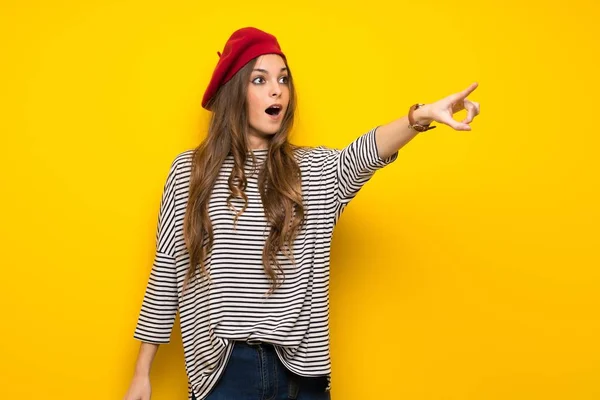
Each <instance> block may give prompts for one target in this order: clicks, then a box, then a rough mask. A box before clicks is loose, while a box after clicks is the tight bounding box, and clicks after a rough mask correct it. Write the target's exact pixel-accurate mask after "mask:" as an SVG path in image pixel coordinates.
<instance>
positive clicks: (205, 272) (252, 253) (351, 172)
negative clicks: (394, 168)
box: [125, 28, 479, 400]
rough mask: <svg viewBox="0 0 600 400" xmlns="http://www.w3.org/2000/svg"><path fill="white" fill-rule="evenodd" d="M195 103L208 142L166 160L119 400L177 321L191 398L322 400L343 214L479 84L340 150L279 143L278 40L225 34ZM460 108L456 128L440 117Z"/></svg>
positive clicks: (144, 387) (139, 397) (283, 65)
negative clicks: (333, 268)
mask: <svg viewBox="0 0 600 400" xmlns="http://www.w3.org/2000/svg"><path fill="white" fill-rule="evenodd" d="M218 54H219V57H220V59H219V62H218V63H217V66H216V68H215V71H214V73H213V76H212V79H211V81H210V83H209V85H208V88H207V90H206V93H205V95H204V98H203V101H202V106H203V107H204V108H206V109H207V110H210V111H212V117H211V121H210V126H209V129H208V135H207V137H206V139H205V140H204V141H203V142H202V143H201V144H200V145H199V146H198V147H197V148H196V149H194V150H188V151H186V152H183V153H181V154H179V155H178V156H177V157H176V158H175V160H174V161H173V163H172V165H171V168H170V171H169V174H168V178H167V180H166V184H165V186H164V192H163V196H162V200H161V205H160V214H159V220H158V231H157V248H156V256H155V259H154V263H153V266H152V271H151V274H150V278H149V281H148V285H147V288H146V293H145V296H144V300H143V304H142V308H141V312H140V316H139V319H138V323H137V326H136V330H135V334H134V337H135V338H136V339H138V340H140V341H141V342H142V344H141V347H140V352H139V356H138V360H137V363H136V369H135V375H134V378H133V381H132V383H131V386H130V388H129V391H128V393H127V395H126V396H125V399H126V400H146V399H149V398H150V380H149V370H150V366H151V364H152V360H153V359H154V355H155V354H156V351H157V349H158V346H159V345H160V344H161V343H168V342H169V339H170V335H171V330H172V327H173V323H174V319H175V314H176V312H177V311H179V314H180V323H181V331H182V337H183V346H184V354H185V365H186V372H187V375H188V392H189V399H197V400H203V399H208V400H217V399H235V400H250V399H253V400H254V399H256V400H262V399H298V400H321V399H329V398H330V393H329V388H330V385H329V381H330V356H329V325H328V322H329V297H328V286H329V251H330V243H331V238H332V233H333V228H334V226H335V224H336V222H337V220H338V218H339V217H340V215H341V213H342V211H343V210H344V208H345V207H346V206H347V205H348V203H349V202H350V200H352V198H354V196H355V195H356V194H357V192H358V191H359V190H360V188H361V187H362V186H363V185H364V184H365V183H366V182H367V181H368V180H369V179H370V178H371V177H372V176H373V174H374V173H375V172H376V171H377V170H378V169H380V168H382V167H384V166H386V165H388V164H390V163H392V162H393V161H394V160H395V159H396V158H397V156H398V150H399V149H400V148H401V147H402V146H404V145H405V144H406V143H408V142H409V141H410V140H411V139H412V138H413V137H414V136H415V135H417V134H418V133H419V132H423V131H426V130H428V129H432V128H434V127H435V126H431V125H430V124H431V123H432V122H434V121H437V122H439V123H444V124H447V125H449V126H451V127H453V128H454V129H456V130H470V126H469V123H470V122H471V121H472V120H473V118H474V117H475V116H476V115H477V114H479V105H478V104H477V103H475V102H471V101H469V100H467V99H466V97H467V96H468V94H469V93H471V92H472V91H473V90H474V89H475V88H476V87H477V84H473V85H471V86H470V87H469V88H467V89H466V90H465V91H463V92H461V93H457V94H453V95H451V96H448V97H446V98H444V99H442V100H440V101H438V102H436V103H433V104H429V105H420V104H416V105H414V106H412V107H410V108H409V112H408V115H407V116H405V117H402V118H400V119H398V120H396V121H394V122H391V123H389V124H387V125H383V126H381V127H378V128H375V129H373V130H371V131H369V132H366V133H364V134H363V135H361V136H359V137H358V138H357V139H355V140H354V141H353V142H352V143H350V144H349V145H348V146H346V147H345V148H344V149H342V150H337V149H329V148H326V147H316V148H307V147H300V146H294V145H292V144H290V143H289V142H288V134H289V131H290V129H291V127H292V123H293V120H294V108H295V91H294V84H293V79H292V74H291V71H290V69H289V66H288V64H287V59H286V57H285V55H284V53H283V52H282V50H281V48H280V46H279V44H278V42H277V39H276V38H275V37H274V36H273V35H271V34H268V33H266V32H263V31H261V30H258V29H255V28H243V29H240V30H238V31H236V32H234V33H233V34H232V35H231V37H230V38H229V40H228V41H227V43H226V44H225V48H224V51H223V54H220V53H218ZM462 109H466V110H467V117H466V118H465V120H463V121H462V122H457V121H455V120H454V119H453V118H452V115H453V114H454V113H455V112H457V111H459V110H462Z"/></svg>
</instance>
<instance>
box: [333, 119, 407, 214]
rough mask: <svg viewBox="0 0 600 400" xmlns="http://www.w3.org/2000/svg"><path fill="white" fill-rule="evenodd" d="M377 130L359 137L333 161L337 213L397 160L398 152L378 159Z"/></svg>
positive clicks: (339, 152) (338, 153)
mask: <svg viewBox="0 0 600 400" xmlns="http://www.w3.org/2000/svg"><path fill="white" fill-rule="evenodd" d="M376 131H377V128H374V129H372V130H370V131H369V132H367V133H365V134H363V135H361V136H359V137H358V138H356V139H355V140H354V141H352V142H351V143H350V144H348V145H347V146H346V147H345V148H343V149H342V150H340V151H338V152H337V154H336V158H335V159H334V160H333V162H334V164H333V165H334V168H335V176H336V179H335V182H336V186H335V197H336V200H337V202H338V211H341V209H343V208H344V207H345V206H346V205H347V204H348V203H349V202H350V200H352V199H353V198H354V197H355V196H356V194H357V193H358V191H359V190H360V189H361V188H362V187H363V186H364V185H365V183H367V182H368V181H369V180H370V179H371V177H372V176H373V175H374V174H375V172H376V171H377V170H379V169H381V168H383V167H385V166H386V165H389V164H391V163H392V162H394V161H395V160H396V159H397V158H398V151H396V152H395V153H394V154H392V155H391V156H389V157H387V158H381V157H379V153H378V152H377V142H376V139H375V132H376Z"/></svg>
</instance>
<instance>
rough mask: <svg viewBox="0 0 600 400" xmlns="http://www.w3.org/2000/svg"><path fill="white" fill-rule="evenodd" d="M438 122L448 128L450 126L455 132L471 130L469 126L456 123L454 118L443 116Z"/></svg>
mask: <svg viewBox="0 0 600 400" xmlns="http://www.w3.org/2000/svg"><path fill="white" fill-rule="evenodd" d="M439 122H441V123H443V124H446V125H448V126H450V127H451V128H454V129H455V130H457V131H470V130H471V126H470V125H469V124H465V123H463V122H458V121H457V120H455V119H454V118H452V117H451V116H450V115H447V114H444V115H443V116H442V117H441V118H440V119H439Z"/></svg>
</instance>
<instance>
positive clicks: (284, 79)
mask: <svg viewBox="0 0 600 400" xmlns="http://www.w3.org/2000/svg"><path fill="white" fill-rule="evenodd" d="M279 82H280V83H283V84H285V85H287V84H288V83H289V82H290V78H289V77H288V76H287V75H286V76H282V77H281V78H279Z"/></svg>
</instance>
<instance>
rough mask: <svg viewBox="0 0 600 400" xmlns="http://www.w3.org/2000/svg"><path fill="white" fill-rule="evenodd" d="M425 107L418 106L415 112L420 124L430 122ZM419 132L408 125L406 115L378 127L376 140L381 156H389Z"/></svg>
mask: <svg viewBox="0 0 600 400" xmlns="http://www.w3.org/2000/svg"><path fill="white" fill-rule="evenodd" d="M425 112H426V110H425V107H421V108H418V109H417V110H415V111H414V112H413V117H414V118H415V122H417V123H420V124H428V123H430V122H431V119H428V118H427V117H426V114H425ZM418 133H419V132H417V131H416V130H414V129H412V128H409V127H408V116H404V117H402V118H399V119H397V120H395V121H392V122H390V123H388V124H385V125H382V126H380V127H379V128H377V131H376V132H375V140H376V141H377V152H378V154H379V157H381V158H384V159H385V158H388V157H389V156H391V155H392V154H394V153H395V152H397V151H398V150H400V149H401V148H402V147H404V146H405V145H406V144H407V143H408V142H410V141H411V140H412V139H413V138H414V137H415V136H417V134H418Z"/></svg>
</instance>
